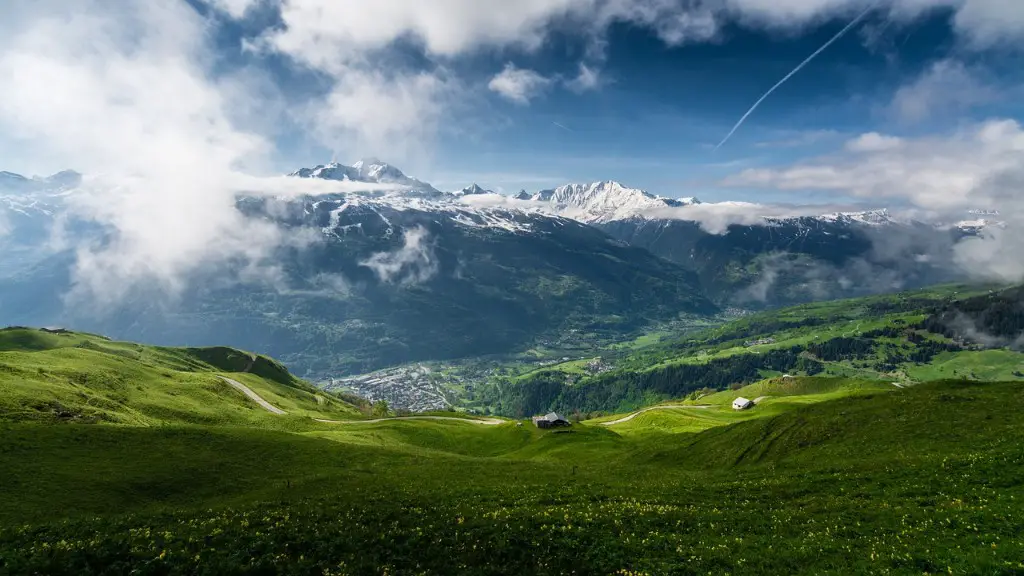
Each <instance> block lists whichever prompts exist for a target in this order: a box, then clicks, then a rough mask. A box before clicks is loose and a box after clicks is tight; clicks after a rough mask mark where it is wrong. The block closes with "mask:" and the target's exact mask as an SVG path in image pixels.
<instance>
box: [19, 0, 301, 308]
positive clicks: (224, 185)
mask: <svg viewBox="0 0 1024 576" xmlns="http://www.w3.org/2000/svg"><path fill="white" fill-rule="evenodd" d="M13 16H14V18H13V23H12V21H11V20H8V24H12V29H11V30H9V31H8V32H9V33H7V34H0V38H2V39H0V75H2V76H3V77H4V78H7V79H8V83H7V84H6V86H5V88H4V90H3V91H2V92H0V127H2V128H3V130H4V131H5V132H7V133H8V134H9V135H12V136H14V137H15V138H18V139H20V140H21V141H23V142H26V143H27V145H28V147H30V148H31V149H32V151H33V152H34V153H36V154H38V155H45V156H47V157H48V158H50V159H51V160H52V161H53V162H59V163H61V164H63V165H65V166H75V167H76V168H79V169H81V170H82V171H84V172H87V173H89V174H93V175H95V176H94V177H93V178H91V179H89V180H88V181H87V182H86V183H84V184H83V185H82V187H81V189H80V190H79V192H78V193H77V194H74V195H72V196H69V202H71V203H72V207H71V208H72V210H73V211H74V212H75V215H76V216H77V217H78V218H81V219H86V220H92V221H95V222H98V223H100V224H102V225H104V226H106V227H108V229H109V231H110V232H111V233H112V236H111V237H110V238H109V241H108V242H106V243H105V244H102V245H82V246H79V248H78V262H77V266H76V270H75V281H76V283H77V286H78V288H79V289H80V290H83V291H85V292H87V293H89V294H91V295H93V296H97V297H101V298H105V299H108V300H109V299H116V298H117V297H118V295H119V294H121V293H123V292H124V290H127V289H128V288H129V287H130V286H131V285H132V284H135V283H137V282H140V281H144V280H146V281H155V282H156V283H157V284H159V285H161V287H163V288H165V289H167V290H169V291H171V292H174V291H176V290H180V288H181V287H182V283H183V277H184V276H186V275H187V273H188V272H189V271H191V270H193V269H195V268H196V267H198V266H201V265H204V264H207V263H209V262H215V261H223V260H225V259H232V258H241V259H243V260H247V261H250V262H256V261H258V260H260V259H261V258H262V257H263V256H264V255H265V254H266V253H267V252H268V251H269V250H270V248H271V247H273V246H274V245H277V244H278V243H279V242H281V241H282V237H281V234H280V233H279V231H277V230H276V229H275V228H274V227H272V226H270V225H268V224H266V223H262V222H257V221H250V220H247V219H245V218H243V217H242V216H241V215H240V214H239V213H238V212H237V211H236V210H235V209H234V194H235V192H236V190H235V189H233V187H232V186H230V183H231V180H232V178H233V177H234V176H235V175H236V174H238V173H239V169H240V168H241V167H242V166H244V165H247V164H248V165H251V164H253V163H258V162H259V161H260V158H262V157H264V154H265V153H266V152H267V151H268V145H267V142H266V141H265V140H264V139H263V138H262V137H261V136H259V135H258V134H255V133H253V132H251V131H249V130H247V129H246V127H244V126H239V125H238V122H237V119H236V117H235V116H234V112H233V111H234V110H237V109H243V108H247V107H246V106H244V105H243V104H242V103H239V102H238V101H236V100H235V98H237V97H239V96H241V95H243V94H244V93H246V90H245V87H244V86H243V84H244V80H243V79H240V78H230V79H217V78H214V77H213V76H212V75H211V73H210V71H209V69H208V68H207V64H209V62H208V61H207V59H206V54H205V52H204V51H203V50H204V48H206V46H207V44H206V43H207V37H206V28H205V25H204V22H203V20H202V19H201V18H200V17H199V16H198V15H197V14H196V13H195V12H194V11H193V10H192V9H191V8H189V7H188V6H187V5H186V4H184V3H180V2H172V1H154V2H145V3H136V2H89V1H85V2H80V3H75V4H74V5H73V6H65V5H63V3H55V2H37V3H32V8H31V9H29V10H22V11H17V10H16V11H14V13H13Z"/></svg>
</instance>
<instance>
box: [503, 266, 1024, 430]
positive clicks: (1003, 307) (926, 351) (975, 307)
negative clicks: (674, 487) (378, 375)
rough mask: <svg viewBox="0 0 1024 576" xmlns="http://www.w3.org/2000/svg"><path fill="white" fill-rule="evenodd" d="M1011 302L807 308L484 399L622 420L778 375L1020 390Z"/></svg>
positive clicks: (944, 299) (1015, 297)
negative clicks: (979, 383) (988, 383)
mask: <svg viewBox="0 0 1024 576" xmlns="http://www.w3.org/2000/svg"><path fill="white" fill-rule="evenodd" d="M1019 301H1020V300H1019V289H1010V290H1006V291H992V290H989V289H987V288H984V289H967V288H964V287H960V286H948V287H939V288H932V289H928V290H917V291H911V292H905V293H900V294H891V295H884V296H872V297H868V298H856V299H850V300H839V301H832V302H819V303H813V304H805V305H801V306H795V307H791V308H784V309H781V310H776V311H772V312H765V313H761V314H755V315H750V316H746V317H743V318H739V319H736V320H733V321H731V322H727V323H725V324H723V325H721V326H718V327H715V328H711V329H708V330H705V331H703V332H700V333H696V334H688V335H684V336H681V337H676V338H674V339H663V340H662V341H661V342H659V343H658V344H656V345H653V346H648V347H646V348H642V349H639V350H636V351H633V352H632V353H629V354H627V355H625V356H622V357H618V358H616V359H614V369H613V370H611V371H607V372H603V373H599V374H593V375H583V376H582V377H581V376H579V375H577V374H575V373H573V372H572V371H571V370H568V369H563V367H562V366H553V367H549V368H544V369H540V370H537V371H535V372H533V373H531V374H528V375H525V376H520V377H518V378H516V379H512V380H508V381H504V382H497V383H496V384H495V385H493V386H492V387H491V388H490V390H489V392H490V396H489V398H488V400H489V401H490V402H492V403H493V404H494V407H495V409H496V411H497V412H498V413H503V414H510V415H524V414H531V413H538V412H544V411H546V410H549V409H557V410H561V411H566V412H573V411H580V412H583V413H592V412H622V411H628V410H631V409H635V408H638V407H641V406H644V405H650V404H656V403H658V402H661V401H665V400H668V399H672V398H681V397H685V396H690V395H695V394H702V393H706V392H708V391H721V390H727V389H729V388H730V387H737V386H743V385H746V384H751V383H754V382H758V381H760V380H763V379H766V378H772V377H778V376H783V375H786V374H788V375H791V376H814V375H824V376H830V377H835V378H854V379H860V380H877V381H881V382H884V383H886V384H889V383H891V382H898V383H901V384H905V385H909V384H913V383H916V382H927V381H932V380H938V379H948V378H957V379H960V378H963V379H969V380H1018V379H1024V353H1021V350H1020V342H1024V323H1022V322H1021V320H1020V318H1021V316H1020V315H1019V314H1018V315H1015V314H1011V313H1009V312H1007V310H1015V309H1016V308H1019ZM972 318H975V319H976V320H972ZM987 331H988V332H992V334H988V332H987ZM986 334H988V335H986Z"/></svg>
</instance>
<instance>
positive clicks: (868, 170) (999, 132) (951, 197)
mask: <svg viewBox="0 0 1024 576" xmlns="http://www.w3.org/2000/svg"><path fill="white" fill-rule="evenodd" d="M852 142H853V143H854V144H853V145H850V146H848V149H849V150H851V151H852V152H853V154H843V153H838V154H834V155H830V156H824V157H821V158H818V159H815V160H811V161H807V162H802V163H799V164H796V165H794V166H791V167H788V168H781V169H753V170H747V171H744V172H742V173H740V174H739V175H737V176H734V177H731V178H729V179H728V180H727V181H726V184H729V185H744V186H750V185H754V186H764V187H773V188H778V189H782V190H833V191H836V192H842V193H844V194H849V195H852V196H859V197H863V198H890V199H902V200H907V201H909V202H911V203H913V204H915V205H917V206H919V207H923V208H931V209H952V210H956V209H967V208H986V207H988V205H989V204H992V203H993V201H994V199H995V196H994V194H995V190H993V189H992V188H991V187H990V186H989V183H990V182H992V181H993V180H994V179H997V178H999V177H1000V176H1001V175H1003V174H1007V173H1012V172H1014V171H1016V170H1020V169H1021V163H1020V155H1021V153H1022V152H1024V131H1022V130H1021V126H1020V125H1019V124H1018V123H1017V122H1016V121H1014V120H991V121H988V122H984V123H981V124H979V125H975V126H972V127H970V128H968V129H964V130H961V131H959V132H956V133H953V134H950V135H948V136H935V137H922V138H917V139H909V138H903V139H893V138H892V137H889V136H883V135H880V134H865V135H863V136H860V137H859V138H857V139H855V140H853V141H852ZM897 142H899V143H900V145H898V146H895V145H894V144H895V143H897Z"/></svg>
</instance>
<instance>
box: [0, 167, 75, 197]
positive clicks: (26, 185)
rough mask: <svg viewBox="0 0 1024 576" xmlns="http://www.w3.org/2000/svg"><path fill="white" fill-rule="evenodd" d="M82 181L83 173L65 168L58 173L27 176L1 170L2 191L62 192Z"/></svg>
mask: <svg viewBox="0 0 1024 576" xmlns="http://www.w3.org/2000/svg"><path fill="white" fill-rule="evenodd" d="M81 181H82V175H81V174H79V173H78V172H75V171H74V170H63V171H61V172H57V173H56V174H53V175H50V176H45V177H40V176H33V177H32V178H27V177H25V176H22V175H21V174H15V173H14V172H5V171H0V191H5V192H60V191H63V190H67V189H69V188H74V187H76V186H78V185H79V183H81Z"/></svg>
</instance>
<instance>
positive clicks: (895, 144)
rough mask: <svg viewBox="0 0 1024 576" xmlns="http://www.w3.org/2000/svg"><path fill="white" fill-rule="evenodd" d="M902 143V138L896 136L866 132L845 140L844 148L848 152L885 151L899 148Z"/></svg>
mask: <svg viewBox="0 0 1024 576" xmlns="http://www.w3.org/2000/svg"><path fill="white" fill-rule="evenodd" d="M902 144H903V140H901V139H900V138H897V137H896V136H886V135H885V134H879V133H878V132H868V133H867V134H861V135H860V136H857V137H856V138H854V139H852V140H849V141H847V142H846V149H847V150H849V151H850V152H885V151H886V150H894V149H896V148H899V147H900V146H901V145H902Z"/></svg>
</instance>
